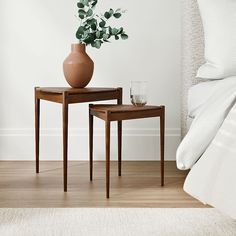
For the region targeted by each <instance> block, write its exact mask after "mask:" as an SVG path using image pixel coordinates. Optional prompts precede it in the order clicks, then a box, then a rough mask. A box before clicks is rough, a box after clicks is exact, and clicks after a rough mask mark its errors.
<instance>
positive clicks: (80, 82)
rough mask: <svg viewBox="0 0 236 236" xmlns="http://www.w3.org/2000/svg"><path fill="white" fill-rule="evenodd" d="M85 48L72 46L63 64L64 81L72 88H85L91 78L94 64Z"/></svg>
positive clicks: (81, 45)
mask: <svg viewBox="0 0 236 236" xmlns="http://www.w3.org/2000/svg"><path fill="white" fill-rule="evenodd" d="M85 48H86V46H85V44H79V43H78V44H72V45H71V53H70V55H69V56H68V57H67V58H66V59H65V61H64V63H63V70H64V75H65V78H66V81H67V82H68V84H69V85H70V86H71V87H73V88H84V87H86V86H87V85H88V83H89V82H90V80H91V79H92V76H93V70H94V63H93V61H92V59H91V58H90V57H89V56H88V54H87V53H86V50H85Z"/></svg>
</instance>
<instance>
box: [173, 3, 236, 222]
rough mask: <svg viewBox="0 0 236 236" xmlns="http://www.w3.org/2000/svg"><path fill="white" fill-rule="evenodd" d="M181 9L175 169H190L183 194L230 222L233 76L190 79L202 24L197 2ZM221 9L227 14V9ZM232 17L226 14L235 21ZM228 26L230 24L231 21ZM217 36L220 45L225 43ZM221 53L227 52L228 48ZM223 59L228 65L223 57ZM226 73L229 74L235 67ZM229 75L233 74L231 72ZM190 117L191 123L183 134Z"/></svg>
mask: <svg viewBox="0 0 236 236" xmlns="http://www.w3.org/2000/svg"><path fill="white" fill-rule="evenodd" d="M199 1H201V3H202V4H208V3H209V4H212V3H214V4H215V3H216V2H214V1H213V0H212V1H211V2H210V1H208V0H207V1H208V3H206V1H203V0H199ZM217 3H218V4H225V2H224V1H221V0H217ZM227 3H229V4H232V5H233V9H235V8H236V2H234V1H228V0H227ZM214 6H215V5H214ZM183 7H184V18H183V24H184V27H183V28H184V31H183V41H184V43H183V90H182V91H183V96H182V98H183V103H182V134H183V137H184V139H183V141H182V143H181V144H180V146H179V148H178V150H177V157H176V158H177V166H178V168H179V169H191V170H190V173H189V174H188V176H187V179H186V181H185V184H184V190H185V191H186V192H187V193H189V194H190V195H192V196H194V197H195V198H197V199H199V200H200V201H202V202H204V203H206V204H209V205H211V206H213V207H216V208H217V209H220V210H221V211H222V212H224V213H226V214H228V215H230V216H231V217H233V218H235V219H236V189H235V188H234V182H233V180H234V179H235V178H236V171H235V169H236V105H235V103H236V77H235V76H226V77H224V78H223V79H221V80H217V81H210V82H209V81H207V82H203V81H202V80H199V79H196V72H197V70H198V68H199V66H200V65H202V64H203V63H204V58H203V49H204V40H203V28H202V22H201V19H200V15H199V9H198V5H197V0H183ZM226 8H228V10H229V11H232V9H230V8H229V5H227V6H226ZM219 12H220V10H219ZM234 13H235V11H232V14H233V15H234V17H236V15H235V14H234ZM213 19H216V18H213ZM222 19H226V20H229V19H230V18H228V17H224V18H222ZM212 22H213V23H214V21H211V23H212ZM205 23H206V22H205ZM232 23H233V24H236V19H235V20H233V21H232ZM234 28H235V29H234V30H236V27H234ZM215 29H217V28H216V27H215ZM219 32H220V31H219ZM228 35H229V34H228ZM222 36H223V37H221V40H225V39H224V35H222ZM224 45H225V46H226V47H228V45H227V44H224ZM234 45H235V43H234ZM223 50H224V48H223ZM234 51H235V52H236V48H235V49H234ZM222 52H223V53H224V51H222ZM227 52H228V53H229V52H231V50H229V48H228V49H227ZM232 55H233V54H232ZM227 56H228V55H226V57H227ZM235 58H236V55H235V56H232V59H233V60H232V62H233V63H235V61H236V60H235ZM227 59H229V60H231V58H229V57H228V58H227ZM226 66H227V63H226ZM231 68H233V70H234V69H235V68H236V66H235V67H231ZM233 70H231V71H230V73H231V72H232V71H233ZM226 71H227V70H226ZM203 72H204V70H203V71H201V73H202V74H204V73H203ZM220 72H221V73H223V72H224V70H220ZM233 73H234V74H235V75H236V73H235V71H234V72H233ZM218 75H219V74H217V73H216V74H215V75H214V76H216V78H218V77H217V76H218ZM191 118H194V119H193V121H192V122H191V123H192V124H191V126H190V128H189V129H188V127H189V123H190V119H191Z"/></svg>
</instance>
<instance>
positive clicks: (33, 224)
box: [0, 208, 236, 236]
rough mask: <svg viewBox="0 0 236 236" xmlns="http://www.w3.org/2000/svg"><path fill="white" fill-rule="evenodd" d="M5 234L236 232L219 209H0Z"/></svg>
mask: <svg viewBox="0 0 236 236" xmlns="http://www.w3.org/2000/svg"><path fill="white" fill-rule="evenodd" d="M0 235H1V236H48V235H50V236H54V235H55V236H60V235H61V236H62V235H63V236H70V235H75V236H96V235H99V236H131V235H132V236H141V235H142V236H146V235H147V236H152V235H153V236H154V235H155V236H159V235H160V236H166V235H168V236H169V235H171V236H175V235H178V236H179V235H180V236H185V235H186V236H192V235H194V236H195V235H196V236H208V235H209V236H211V235H212V236H224V235H226V236H231V235H232V236H235V235H236V221H234V220H232V219H230V218H228V217H226V216H223V215H221V214H220V213H219V212H217V211H216V210H215V209H162V208H155V209H146V208H140V209H137V208H132V209H131V208H128V209H125V208H124V209H120V208H119V209H114V208H113V209H105V208H95V209H91V208H63V209H62V208H54V209H50V208H45V209H4V208H2V209H0Z"/></svg>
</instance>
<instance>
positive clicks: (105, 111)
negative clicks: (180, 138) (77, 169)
mask: <svg viewBox="0 0 236 236" xmlns="http://www.w3.org/2000/svg"><path fill="white" fill-rule="evenodd" d="M93 116H96V117H98V118H100V119H102V120H104V121H105V132H106V135H105V139H106V197H107V198H109V195H110V123H111V121H123V120H132V119H142V118H150V117H160V137H161V138H160V156H161V158H160V159H161V186H164V141H165V106H143V107H135V106H132V105H92V104H90V106H89V129H90V132H89V142H90V167H91V168H90V180H91V181H92V178H93V173H92V171H93V168H92V165H93V164H92V163H93ZM120 133H121V134H122V132H121V130H120ZM121 138H122V136H121V137H120V145H119V153H120V155H119V175H121V147H122V145H121Z"/></svg>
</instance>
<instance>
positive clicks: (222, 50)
mask: <svg viewBox="0 0 236 236" xmlns="http://www.w3.org/2000/svg"><path fill="white" fill-rule="evenodd" d="M198 5H199V9H200V14H201V17H202V22H203V28H204V34H205V60H206V63H205V64H204V65H202V66H201V67H200V68H199V70H198V72H197V77H199V78H205V79H223V78H226V77H229V76H234V75H236V0H198Z"/></svg>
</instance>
